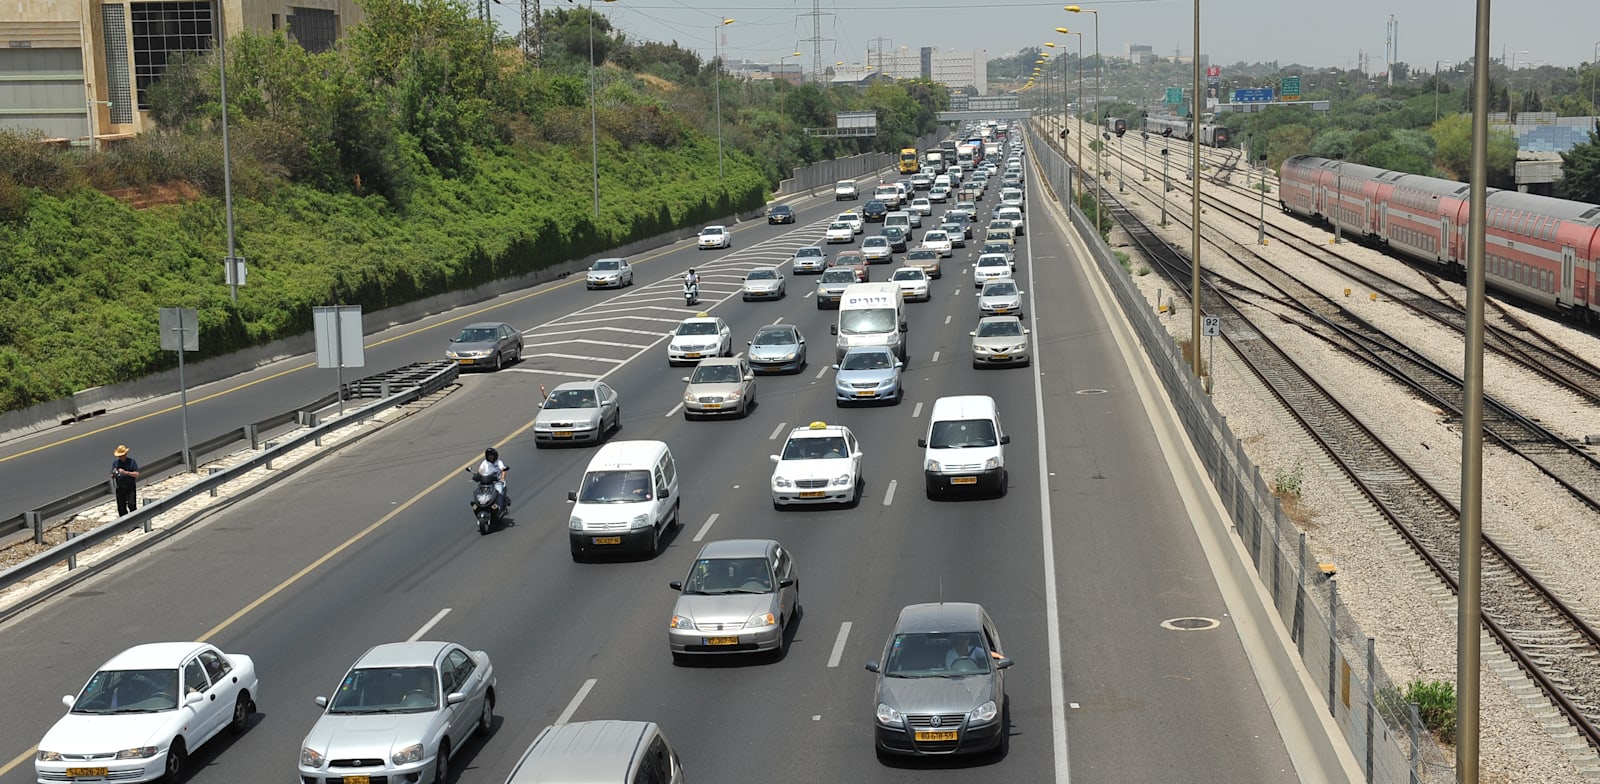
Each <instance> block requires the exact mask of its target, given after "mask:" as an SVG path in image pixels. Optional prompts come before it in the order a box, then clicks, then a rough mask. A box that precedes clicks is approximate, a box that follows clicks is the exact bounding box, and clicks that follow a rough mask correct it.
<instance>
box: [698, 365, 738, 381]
mask: <svg viewBox="0 0 1600 784" xmlns="http://www.w3.org/2000/svg"><path fill="white" fill-rule="evenodd" d="M738 380H739V368H738V367H737V366H735V365H701V366H699V367H697V368H695V369H694V373H693V374H692V375H690V376H689V383H691V384H733V383H736V382H738Z"/></svg>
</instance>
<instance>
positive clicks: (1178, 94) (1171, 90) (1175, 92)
mask: <svg viewBox="0 0 1600 784" xmlns="http://www.w3.org/2000/svg"><path fill="white" fill-rule="evenodd" d="M1166 103H1167V104H1168V105H1170V106H1177V105H1178V104H1181V103H1183V88H1182V87H1168V88H1167V100H1166Z"/></svg>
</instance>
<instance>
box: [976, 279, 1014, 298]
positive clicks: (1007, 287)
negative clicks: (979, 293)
mask: <svg viewBox="0 0 1600 784" xmlns="http://www.w3.org/2000/svg"><path fill="white" fill-rule="evenodd" d="M1015 293H1017V284H1015V283H1011V282H1009V281H1006V282H999V283H989V284H986V285H984V287H983V296H985V297H1004V296H1008V295H1011V294H1015Z"/></svg>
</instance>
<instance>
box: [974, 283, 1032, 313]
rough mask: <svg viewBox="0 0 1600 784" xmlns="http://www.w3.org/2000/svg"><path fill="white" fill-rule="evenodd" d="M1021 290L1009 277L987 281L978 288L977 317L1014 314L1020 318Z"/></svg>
mask: <svg viewBox="0 0 1600 784" xmlns="http://www.w3.org/2000/svg"><path fill="white" fill-rule="evenodd" d="M1023 293H1024V292H1023V291H1022V290H1021V289H1019V288H1017V282H1016V281H1014V280H1012V279H1010V278H997V279H995V280H990V281H987V282H985V283H984V284H983V288H982V289H979V290H978V318H983V317H984V316H1016V317H1017V318H1022V295H1023Z"/></svg>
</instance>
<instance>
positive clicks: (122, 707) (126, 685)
mask: <svg viewBox="0 0 1600 784" xmlns="http://www.w3.org/2000/svg"><path fill="white" fill-rule="evenodd" d="M177 708H178V671H177V670H176V669H171V670H101V671H99V672H97V673H95V674H94V677H92V678H90V679H89V683H88V685H86V686H84V687H83V693H82V694H79V695H78V699H77V701H76V702H74V703H72V712H73V713H159V712H161V711H169V710H177Z"/></svg>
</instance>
